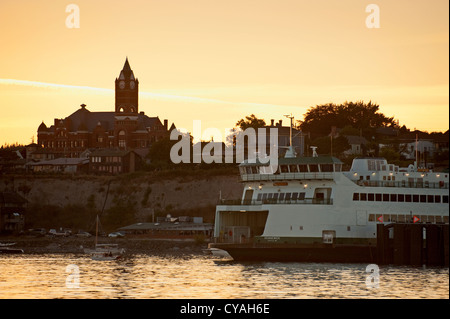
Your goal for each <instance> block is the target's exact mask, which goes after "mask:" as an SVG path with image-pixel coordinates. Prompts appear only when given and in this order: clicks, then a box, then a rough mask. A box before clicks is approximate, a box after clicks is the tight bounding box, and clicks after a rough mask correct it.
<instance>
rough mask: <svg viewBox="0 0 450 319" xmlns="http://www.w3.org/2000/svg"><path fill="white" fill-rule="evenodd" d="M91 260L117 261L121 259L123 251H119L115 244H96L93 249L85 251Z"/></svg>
mask: <svg viewBox="0 0 450 319" xmlns="http://www.w3.org/2000/svg"><path fill="white" fill-rule="evenodd" d="M85 252H87V253H89V254H90V255H91V257H92V260H117V259H120V258H122V255H123V253H124V252H125V250H124V249H120V248H119V247H118V245H117V244H96V245H95V249H91V250H89V249H86V250H85Z"/></svg>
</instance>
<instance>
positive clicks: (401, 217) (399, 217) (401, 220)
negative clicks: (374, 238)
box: [397, 215, 405, 223]
mask: <svg viewBox="0 0 450 319" xmlns="http://www.w3.org/2000/svg"><path fill="white" fill-rule="evenodd" d="M397 221H398V222H399V223H404V222H405V215H398V217H397Z"/></svg>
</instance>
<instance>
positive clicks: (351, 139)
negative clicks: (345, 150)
mask: <svg viewBox="0 0 450 319" xmlns="http://www.w3.org/2000/svg"><path fill="white" fill-rule="evenodd" d="M345 137H346V138H347V141H348V144H367V140H366V139H365V138H364V137H362V136H357V135H347V136H345Z"/></svg>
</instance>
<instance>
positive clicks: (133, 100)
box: [115, 58, 139, 117]
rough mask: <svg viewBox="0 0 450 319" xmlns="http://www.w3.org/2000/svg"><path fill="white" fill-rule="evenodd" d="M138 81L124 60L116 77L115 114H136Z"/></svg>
mask: <svg viewBox="0 0 450 319" xmlns="http://www.w3.org/2000/svg"><path fill="white" fill-rule="evenodd" d="M138 96H139V81H138V79H136V78H135V77H134V74H133V71H132V70H131V68H130V64H129V63H128V58H127V59H126V60H125V64H124V66H123V69H122V71H120V75H119V77H118V78H116V109H115V115H116V117H117V116H120V117H122V116H137V114H138Z"/></svg>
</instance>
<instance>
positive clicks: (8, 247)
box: [0, 243, 24, 254]
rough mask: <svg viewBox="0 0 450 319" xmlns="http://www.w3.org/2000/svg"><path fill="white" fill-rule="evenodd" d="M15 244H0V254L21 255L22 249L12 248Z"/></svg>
mask: <svg viewBox="0 0 450 319" xmlns="http://www.w3.org/2000/svg"><path fill="white" fill-rule="evenodd" d="M15 244H16V243H0V254H23V253H24V251H23V249H20V248H12V246H14V245H15Z"/></svg>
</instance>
